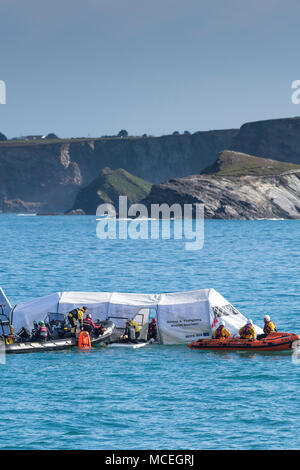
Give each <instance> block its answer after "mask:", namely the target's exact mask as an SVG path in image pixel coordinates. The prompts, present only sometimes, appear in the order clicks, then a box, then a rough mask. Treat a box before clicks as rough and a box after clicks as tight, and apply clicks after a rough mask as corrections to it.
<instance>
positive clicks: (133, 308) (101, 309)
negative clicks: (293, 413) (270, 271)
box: [13, 289, 262, 344]
mask: <svg viewBox="0 0 300 470" xmlns="http://www.w3.org/2000/svg"><path fill="white" fill-rule="evenodd" d="M82 306H86V307H87V308H88V312H90V313H92V315H93V319H94V320H97V319H99V320H108V319H109V320H112V321H113V322H114V323H115V325H116V328H117V334H119V332H120V333H122V332H123V330H124V328H125V324H126V321H127V320H128V319H130V320H132V319H134V320H135V321H136V322H137V323H138V325H139V326H140V328H141V337H142V338H144V339H146V337H147V331H148V324H149V318H150V317H156V318H157V326H158V332H159V339H160V342H161V343H162V344H181V343H189V342H191V341H193V340H195V339H197V338H210V337H211V336H212V333H213V331H214V329H215V328H216V326H217V324H218V321H219V320H220V319H222V320H223V321H224V323H225V327H226V328H227V329H228V330H229V331H230V333H231V334H237V333H238V330H239V329H240V327H241V326H243V325H244V324H245V323H246V317H245V316H244V315H242V314H241V313H240V312H239V311H238V310H237V309H236V308H234V307H233V305H231V304H230V303H229V302H228V301H227V300H226V299H225V298H224V297H223V296H222V295H221V294H219V293H218V292H216V291H215V290H214V289H200V290H196V291H189V292H176V293H170V294H121V293H116V292H113V293H109V292H56V293H54V294H51V295H47V296H45V297H40V298H36V299H32V300H29V301H27V302H23V303H21V304H19V305H17V306H16V308H15V310H14V315H13V325H14V328H15V331H18V330H19V329H20V328H21V327H22V326H25V327H26V328H28V329H29V330H30V329H31V328H32V325H33V321H39V320H44V319H45V318H46V316H47V314H48V313H50V312H58V313H64V314H67V313H68V312H69V311H70V310H72V309H74V308H78V307H82ZM255 329H256V332H257V334H261V333H262V329H261V328H259V327H258V326H255Z"/></svg>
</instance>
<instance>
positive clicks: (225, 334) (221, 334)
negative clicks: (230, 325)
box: [213, 320, 230, 339]
mask: <svg viewBox="0 0 300 470" xmlns="http://www.w3.org/2000/svg"><path fill="white" fill-rule="evenodd" d="M213 338H214V339H220V338H230V332H229V331H228V330H226V328H225V323H224V322H223V320H221V321H220V322H219V326H218V328H217V329H216V331H215V332H214V334H213Z"/></svg>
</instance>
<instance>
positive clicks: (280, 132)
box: [0, 118, 300, 212]
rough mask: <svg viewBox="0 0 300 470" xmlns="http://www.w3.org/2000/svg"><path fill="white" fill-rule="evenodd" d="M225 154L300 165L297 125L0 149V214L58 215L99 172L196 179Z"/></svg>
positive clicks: (283, 122) (297, 121) (299, 121)
mask: <svg viewBox="0 0 300 470" xmlns="http://www.w3.org/2000/svg"><path fill="white" fill-rule="evenodd" d="M224 149H231V150H236V151H239V152H244V153H247V154H251V155H257V156H258V157H265V158H270V159H273V160H279V161H286V162H292V163H300V118H290V119H277V120H276V119H275V120H269V121H260V122H253V123H247V124H244V125H243V126H242V127H241V128H240V130H236V129H229V130H218V131H208V132H196V133H194V134H184V135H166V136H162V137H124V138H117V137H115V138H99V139H87V138H82V139H52V140H51V139H45V140H37V141H9V140H8V141H4V142H1V143H0V212H1V211H3V212H47V211H48V212H52V211H55V212H64V211H66V210H68V209H70V208H71V207H73V204H74V201H75V199H76V197H77V195H78V193H79V190H80V189H82V188H85V187H87V186H88V185H90V184H91V183H92V182H93V180H94V179H95V178H96V177H97V176H98V175H99V174H100V172H101V170H102V169H103V168H105V167H110V168H111V169H112V170H116V169H118V168H123V169H124V170H126V171H128V172H130V173H132V174H133V175H135V176H137V177H139V178H142V179H144V180H147V181H149V182H151V183H162V182H163V181H167V180H169V179H170V178H181V177H185V176H188V175H191V174H199V173H200V172H201V171H202V170H204V169H205V168H206V167H207V166H209V165H212V164H213V163H214V162H215V161H216V159H217V158H218V153H219V152H221V151H222V150H224Z"/></svg>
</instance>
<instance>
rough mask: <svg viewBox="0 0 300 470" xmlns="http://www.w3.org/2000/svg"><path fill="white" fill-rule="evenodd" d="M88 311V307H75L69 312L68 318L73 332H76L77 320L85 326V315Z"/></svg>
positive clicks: (81, 326) (81, 325)
mask: <svg viewBox="0 0 300 470" xmlns="http://www.w3.org/2000/svg"><path fill="white" fill-rule="evenodd" d="M86 311H87V308H86V307H81V308H74V310H71V312H69V313H68V320H69V323H70V325H71V332H72V334H75V333H76V326H77V321H78V322H79V324H80V328H81V329H82V328H83V315H84V314H85V312H86Z"/></svg>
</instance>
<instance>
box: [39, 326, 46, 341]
mask: <svg viewBox="0 0 300 470" xmlns="http://www.w3.org/2000/svg"><path fill="white" fill-rule="evenodd" d="M47 336H48V330H47V328H46V327H45V326H41V327H40V337H41V338H47Z"/></svg>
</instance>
